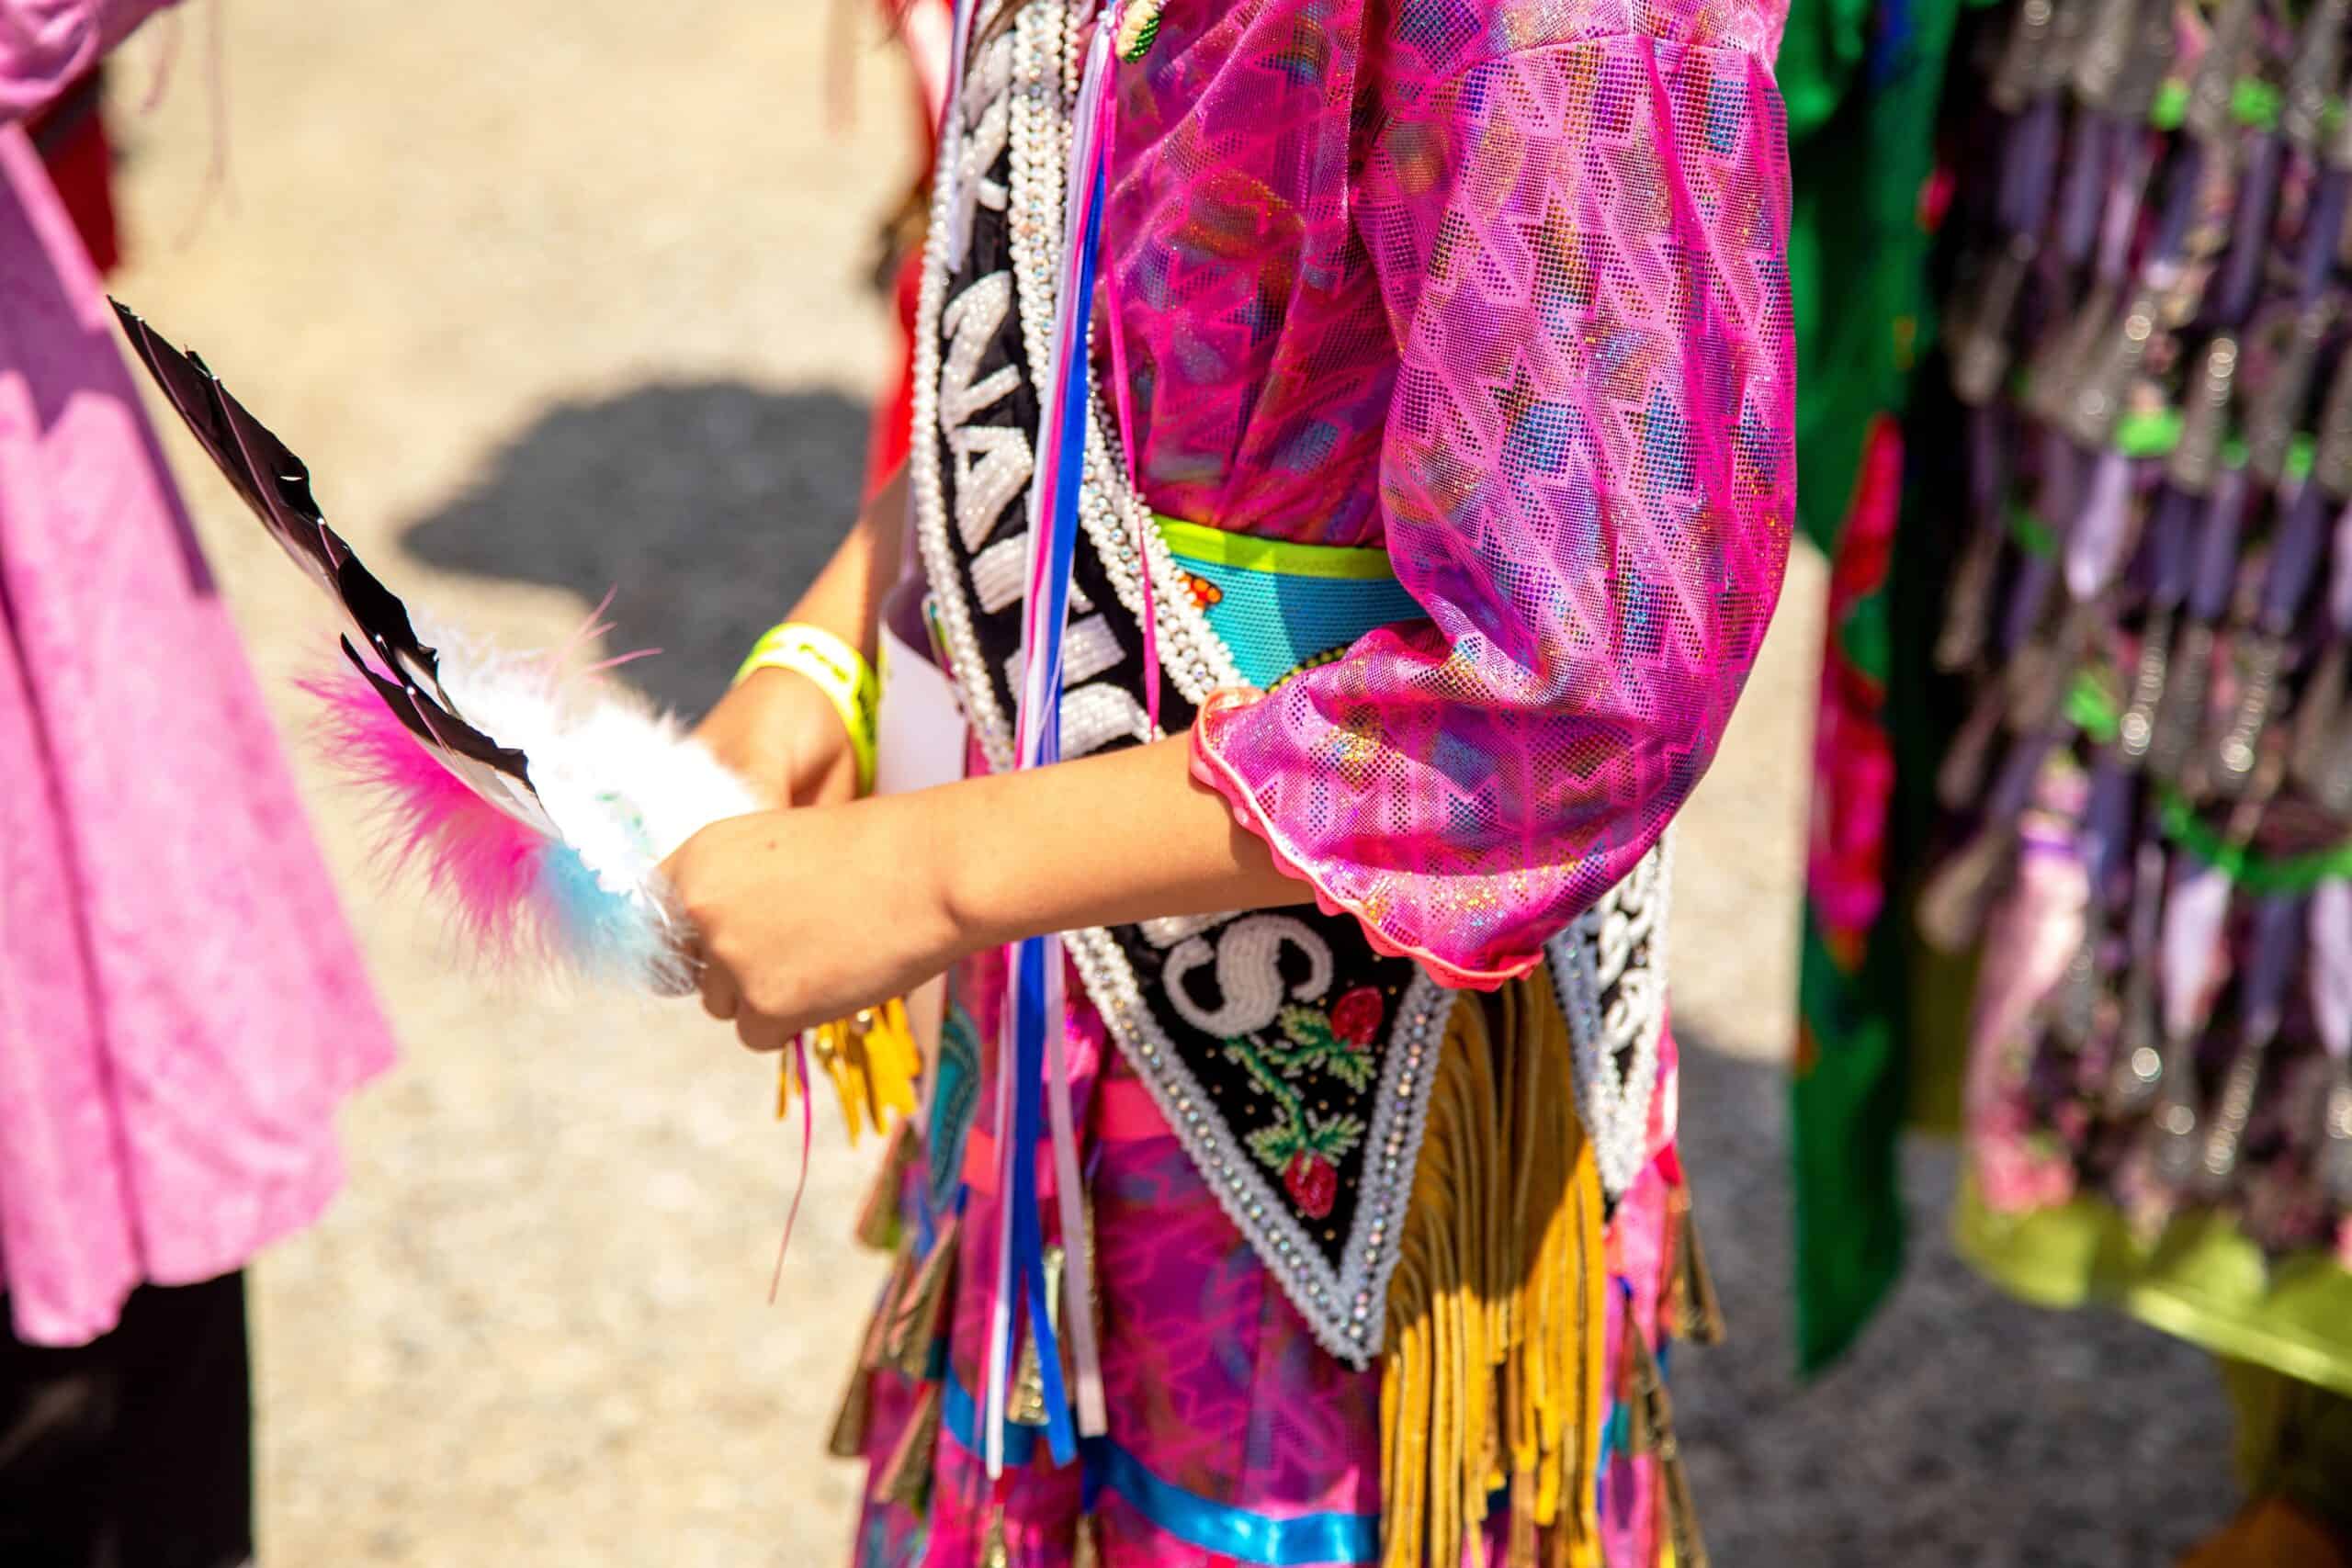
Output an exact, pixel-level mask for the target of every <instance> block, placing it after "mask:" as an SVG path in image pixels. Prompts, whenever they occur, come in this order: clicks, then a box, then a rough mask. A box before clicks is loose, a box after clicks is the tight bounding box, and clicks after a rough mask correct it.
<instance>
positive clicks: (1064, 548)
mask: <svg viewBox="0 0 2352 1568" xmlns="http://www.w3.org/2000/svg"><path fill="white" fill-rule="evenodd" d="M1103 180H1104V175H1103V170H1102V168H1101V167H1100V166H1099V165H1098V166H1097V168H1096V170H1095V172H1094V190H1095V200H1094V204H1093V206H1092V208H1091V209H1090V210H1089V211H1088V213H1087V220H1086V233H1085V238H1084V240H1083V242H1082V243H1081V245H1080V252H1079V258H1078V287H1077V288H1076V290H1075V291H1074V292H1073V295H1072V297H1071V299H1069V300H1068V301H1066V302H1065V308H1066V309H1068V310H1070V311H1071V312H1072V314H1071V315H1070V316H1069V321H1070V323H1071V327H1070V330H1071V331H1072V332H1074V333H1076V334H1077V340H1076V341H1077V343H1078V344H1079V345H1080V346H1079V348H1078V349H1077V350H1076V352H1077V353H1078V354H1079V355H1080V357H1079V359H1078V360H1077V362H1076V364H1075V365H1074V366H1073V367H1072V368H1071V374H1070V377H1069V389H1068V392H1067V395H1066V396H1064V398H1063V399H1062V403H1061V407H1060V408H1058V409H1057V410H1056V411H1055V412H1056V415H1057V417H1058V418H1059V420H1060V421H1061V449H1060V455H1059V457H1058V458H1057V462H1056V466H1055V474H1054V490H1053V493H1052V494H1051V495H1049V496H1047V497H1046V503H1047V504H1046V506H1045V507H1044V508H1043V509H1042V511H1043V513H1044V525H1045V528H1046V536H1045V537H1044V538H1043V539H1041V540H1039V541H1038V547H1039V548H1040V549H1042V550H1044V551H1045V552H1046V570H1045V574H1044V586H1045V591H1046V606H1045V610H1044V614H1043V615H1040V616H1038V617H1037V618H1036V620H1035V630H1036V632H1037V633H1038V640H1037V646H1036V647H1035V648H1033V649H1030V651H1029V657H1030V658H1032V659H1035V660H1043V661H1044V672H1043V680H1042V682H1041V685H1040V690H1041V691H1042V692H1043V693H1044V694H1045V701H1044V705H1043V706H1044V711H1043V712H1042V713H1039V714H1036V715H1035V716H1027V715H1024V716H1023V722H1024V726H1025V727H1026V728H1028V733H1029V735H1030V736H1031V737H1032V738H1033V739H1034V742H1035V755H1036V761H1038V762H1039V763H1040V764H1043V763H1047V762H1053V761H1059V760H1060V758H1061V706H1062V634H1063V630H1064V627H1065V624H1066V623H1067V621H1068V619H1069V582H1070V567H1071V562H1072V561H1073V559H1074V558H1075V557H1076V555H1077V551H1078V494H1079V483H1080V478H1081V477H1082V476H1083V474H1084V473H1085V468H1086V398H1087V368H1088V367H1087V365H1086V361H1085V358H1084V347H1083V345H1084V344H1085V341H1086V337H1085V323H1086V321H1088V320H1089V318H1090V316H1091V312H1092V310H1093V301H1094V285H1095V275H1096V270H1097V263H1098V258H1099V256H1100V254H1101V251H1102V244H1103V192H1104V190H1105V188H1106V187H1105V186H1104V183H1103ZM1012 978H1013V986H1012V992H1013V994H1012V1006H1013V1071H1014V1073H1015V1074H1016V1075H1017V1076H1016V1077H1015V1080H1014V1081H1015V1086H1016V1087H1015V1089H1014V1093H1013V1108H1012V1150H1011V1152H1010V1156H1009V1163H1010V1164H1011V1166H1012V1179H1011V1180H1010V1181H1009V1182H1008V1183H1007V1184H1006V1188H1007V1190H1006V1192H1005V1195H1004V1201H1006V1202H1007V1203H1009V1204H1010V1205H1012V1207H1011V1210H1010V1211H1009V1213H1010V1217H1011V1223H1012V1266H1013V1272H1014V1274H1015V1276H1016V1277H1017V1278H1018V1279H1020V1280H1022V1281H1023V1290H1022V1298H1023V1304H1024V1306H1025V1309H1026V1315H1027V1318H1028V1323H1029V1337H1030V1342H1031V1344H1032V1345H1034V1346H1035V1348H1036V1352H1037V1367H1038V1371H1040V1372H1041V1373H1042V1374H1043V1379H1044V1383H1045V1391H1044V1392H1045V1400H1046V1444H1047V1446H1048V1447H1049V1448H1050V1449H1051V1450H1052V1451H1053V1455H1054V1462H1055V1463H1057V1464H1069V1462H1070V1461H1073V1460H1075V1459H1076V1458H1077V1457H1078V1428H1077V1426H1076V1423H1074V1422H1073V1421H1072V1420H1071V1418H1070V1408H1069V1392H1068V1390H1067V1389H1066V1388H1065V1387H1064V1386H1063V1381H1062V1358H1061V1342H1060V1339H1059V1337H1057V1335H1056V1334H1055V1333H1054V1327H1053V1322H1052V1319H1051V1318H1050V1317H1049V1316H1048V1315H1047V1313H1046V1295H1047V1291H1046V1238H1045V1230H1044V1226H1043V1224H1042V1222H1041V1221H1040V1219H1039V1215H1038V1201H1039V1199H1038V1192H1037V1157H1036V1150H1037V1145H1038V1141H1039V1139H1040V1137H1041V1136H1042V1135H1043V1133H1044V1130H1045V1116H1044V1111H1045V1105H1044V1089H1045V1078H1046V1029H1047V1028H1048V1027H1049V1026H1051V1025H1050V1024H1049V1021H1048V1020H1047V1019H1046V942H1045V940H1044V939H1043V938H1039V937H1031V938H1028V939H1026V940H1025V941H1023V942H1022V943H1021V944H1020V946H1019V948H1018V950H1017V953H1016V955H1015V959H1014V964H1013V976H1012ZM1015 1332H1016V1333H1017V1332H1018V1329H1017V1326H1016V1328H1015ZM1012 1349H1013V1347H1012V1346H1010V1345H1008V1346H1006V1347H1005V1350H1006V1356H1005V1365H1006V1366H1008V1367H1010V1366H1012V1364H1013V1361H1014V1358H1013V1356H1012Z"/></svg>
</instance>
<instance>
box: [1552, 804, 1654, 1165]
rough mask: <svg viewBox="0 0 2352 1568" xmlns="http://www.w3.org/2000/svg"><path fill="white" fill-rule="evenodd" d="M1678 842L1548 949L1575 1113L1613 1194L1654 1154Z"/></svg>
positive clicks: (1648, 858)
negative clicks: (1564, 1024) (1652, 1130)
mask: <svg viewBox="0 0 2352 1568" xmlns="http://www.w3.org/2000/svg"><path fill="white" fill-rule="evenodd" d="M1671 839H1672V835H1671V833H1670V832H1669V833H1668V834H1665V835H1661V836H1660V838H1659V839H1658V841H1657V844H1656V845H1655V846H1654V847H1652V849H1651V850H1650V852H1649V853H1647V854H1645V855H1644V856H1643V857H1642V858H1641V860H1640V861H1639V862H1638V863H1636V864H1635V865H1634V869H1633V870H1632V871H1631V872H1629V873H1627V874H1626V876H1625V879H1624V880H1623V882H1620V883H1619V884H1618V885H1617V886H1614V887H1612V888H1611V889H1610V890H1609V891H1608V892H1607V893H1606V894H1604V895H1602V896H1601V898H1600V902H1599V903H1597V904H1595V905H1593V907H1592V908H1589V909H1587V910H1586V911H1585V912H1584V913H1583V914H1581V915H1579V916H1577V918H1576V919H1574V920H1573V921H1571V922H1570V923H1569V925H1568V929H1567V930H1566V931H1562V932H1561V933H1560V934H1559V935H1558V936H1556V937H1554V938H1553V939H1552V940H1551V942H1548V943H1546V944H1545V947H1544V956H1545V957H1546V958H1547V959H1548V960H1549V964H1550V968H1551V971H1552V986H1553V989H1554V992H1555V994H1556V995H1557V996H1558V998H1560V1010H1561V1011H1562V1012H1563V1013H1565V1014H1566V1016H1567V1021H1568V1039H1569V1043H1570V1045H1571V1047H1572V1050H1571V1058H1572V1060H1573V1062H1574V1066H1575V1077H1576V1094H1577V1114H1578V1115H1580V1116H1581V1117H1583V1118H1584V1125H1585V1135H1586V1136H1587V1137H1589V1138H1590V1139H1591V1140H1592V1144H1593V1155H1594V1158H1595V1160H1596V1163H1598V1164H1599V1166H1600V1185H1601V1187H1602V1189H1603V1190H1605V1191H1606V1192H1607V1193H1608V1194H1609V1196H1610V1197H1611V1199H1612V1200H1613V1199H1617V1198H1622V1197H1623V1196H1624V1195H1625V1191H1626V1190H1627V1189H1628V1188H1630V1187H1632V1186H1633V1184H1634V1179H1636V1178H1637V1177H1639V1176H1640V1175H1641V1173H1642V1168H1643V1166H1645V1164H1647V1163H1648V1160H1649V1127H1650V1100H1651V1099H1652V1098H1653V1097H1654V1096H1655V1095H1656V1093H1657V1075H1658V1042H1659V1040H1660V1038H1661V1037H1662V1036H1663V1035H1664V1034H1665V1032H1666V932H1667V914H1668V904H1669V903H1670V892H1671V888H1672V886H1673V879H1674V851H1673V846H1672V842H1671ZM1621 1057H1622V1058H1623V1062H1622V1065H1621V1061H1620V1058H1621Z"/></svg>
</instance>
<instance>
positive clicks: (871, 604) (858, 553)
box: [786, 468, 907, 658]
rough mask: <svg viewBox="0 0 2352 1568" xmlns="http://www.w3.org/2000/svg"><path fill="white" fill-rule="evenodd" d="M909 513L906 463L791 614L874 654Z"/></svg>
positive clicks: (871, 503)
mask: <svg viewBox="0 0 2352 1568" xmlns="http://www.w3.org/2000/svg"><path fill="white" fill-rule="evenodd" d="M906 515H907V474H906V470H905V469H904V468H900V469H899V471H898V472H897V473H896V474H894V475H892V476H891V478H890V481H889V482H888V484H886V485H884V486H883V487H882V488H881V490H879V491H876V494H875V497H874V499H873V500H872V501H871V502H868V503H867V504H866V507H865V512H864V513H862V514H861V515H860V516H859V518H858V520H857V526H856V527H854V528H853V529H851V530H850V532H849V534H848V536H846V537H844V538H843V539H842V543H841V547H840V548H838V549H836V550H835V551H834V552H833V556H832V558H831V560H829V561H827V562H826V563H825V567H824V570H821V571H820V572H819V573H818V574H817V580H816V581H814V582H812V583H810V584H809V592H806V593H803V594H802V595H801V596H800V601H799V603H798V604H795V605H794V606H793V607H792V614H791V615H788V616H786V619H788V620H794V621H800V622H804V623H807V624H809V625H810V626H822V627H824V628H825V630H827V631H829V632H831V633H832V634H833V635H834V636H835V637H840V638H841V639H842V641H843V642H846V643H848V644H849V645H850V646H851V647H853V648H855V649H860V650H861V651H863V652H864V653H865V655H866V656H867V657H868V658H871V657H873V654H874V637H875V630H874V628H875V626H876V622H877V621H878V620H879V619H880V617H881V614H882V601H883V600H884V598H885V597H887V596H888V593H889V592H890V589H891V587H892V586H893V585H894V584H896V583H897V581H899V570H900V566H901V561H900V557H901V556H902V554H903V553H904V540H905V535H906V526H905V524H906Z"/></svg>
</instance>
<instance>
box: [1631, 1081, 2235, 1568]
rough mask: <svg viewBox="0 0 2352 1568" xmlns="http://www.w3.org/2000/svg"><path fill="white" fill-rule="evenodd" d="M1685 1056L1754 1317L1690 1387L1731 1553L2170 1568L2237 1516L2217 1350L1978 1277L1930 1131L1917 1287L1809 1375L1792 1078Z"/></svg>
mask: <svg viewBox="0 0 2352 1568" xmlns="http://www.w3.org/2000/svg"><path fill="white" fill-rule="evenodd" d="M1683 1061H1684V1064H1685V1065H1684V1068H1683V1073H1682V1095H1683V1100H1682V1136H1683V1144H1684V1147H1685V1148H1686V1149H1688V1150H1689V1151H1690V1154H1691V1162H1692V1172H1693V1177H1692V1179H1693V1180H1694V1182H1695V1183H1696V1184H1697V1187H1698V1200H1699V1212H1700V1224H1701V1225H1702V1234H1703V1235H1705V1236H1706V1238H1707V1243H1708V1260H1709V1262H1710V1263H1711V1264H1712V1265H1713V1267H1714V1269H1715V1271H1716V1274H1717V1278H1718V1283H1719V1284H1720V1285H1721V1286H1722V1290H1723V1295H1724V1308H1725V1311H1726V1313H1727V1314H1728V1315H1729V1316H1730V1318H1731V1328H1732V1338H1731V1340H1730V1342H1729V1343H1727V1344H1725V1345H1724V1346H1723V1347H1721V1348H1717V1349H1713V1350H1702V1351H1692V1352H1688V1353H1686V1354H1684V1355H1683V1356H1682V1357H1681V1358H1680V1359H1679V1360H1678V1361H1677V1362H1676V1365H1675V1369H1674V1380H1673V1381H1674V1401H1675V1411H1676V1414H1677V1416H1678V1417H1679V1422H1680V1425H1681V1428H1682V1440H1683V1445H1684V1448H1685V1449H1686V1450H1688V1451H1689V1452H1690V1454H1691V1482H1692V1487H1693V1490H1694V1491H1695V1492H1696V1494H1697V1497H1698V1503H1699V1513H1700V1518H1701V1520H1702V1523H1703V1524H1704V1526H1705V1528H1706V1534H1707V1544H1708V1546H1709V1547H1710V1548H1711V1549H1712V1551H1713V1557H1714V1561H1715V1562H1719V1563H1722V1564H1724V1568H1783V1565H1786V1568H1797V1565H1803V1568H1832V1565H1835V1568H1846V1565H1848V1564H1851V1565H1853V1568H1865V1565H1867V1568H2012V1565H2014V1568H2027V1565H2030V1568H2159V1565H2162V1564H2165V1563H2168V1562H2171V1561H2172V1560H2173V1558H2174V1557H2175V1556H2176V1555H2177V1553H2178V1552H2180V1551H2182V1550H2184V1549H2185V1548H2186V1547H2187V1546H2188V1544H2189V1543H2190V1542H2192V1541H2193V1540H2195V1539H2196V1538H2197V1537H2198V1536H2199V1534H2201V1533H2203V1532H2204V1531H2205V1530H2206V1529H2211V1527H2212V1526H2214V1525H2216V1524H2219V1523H2220V1522H2221V1521H2222V1519H2223V1518H2224V1517H2226V1516H2227V1515H2228V1514H2229V1513H2230V1512H2231V1511H2232V1510H2233V1509H2234V1508H2235V1506H2236V1502H2237V1499H2236V1495H2235V1489H2234V1486H2233V1483H2232V1481H2231V1478H2230V1441H2231V1427H2230V1421H2229V1415H2228V1409H2227V1406H2226V1404H2224V1402H2223V1399H2222V1393H2221V1391H2220V1388H2219V1385H2218V1384H2217V1382H2215V1379H2214V1377H2213V1373H2212V1371H2211V1365H2210V1363H2209V1362H2208V1361H2207V1359H2206V1358H2205V1357H2204V1356H2203V1355H2202V1354H2201V1353H2199V1351H2197V1350H2194V1349H2192V1348H2189V1347H2188V1346H2187V1345H2184V1344H2182V1343H2180V1342H2179V1341H2177V1340H2174V1339H2170V1338H2167V1337H2165V1336H2163V1335H2160V1334H2157V1333H2156V1332H2155V1331H2154V1330H2153V1329H2148V1328H2143V1327H2141V1326H2140V1325H2137V1324H2135V1323H2132V1322H2130V1321H2127V1320H2125V1319H2123V1318H2120V1317H2118V1316H2115V1315H2112V1314H2105V1313H2094V1312H2083V1313H2050V1312H2042V1311H2039V1310H2036V1309H2034V1308H2031V1307H2028V1306H2025V1305H2023V1304H2021V1303H2018V1302H2016V1301H2013V1300H2011V1299H2010V1298H2009V1297H2007V1296H2005V1295H2003V1294H2001V1293H2000V1292H1996V1291H1995V1290H1994V1289H1993V1288H1992V1287H1991V1286H1989V1285H1987V1284H1985V1282H1984V1281H1982V1280H1979V1279H1978V1278H1977V1277H1976V1276H1975V1275H1974V1274H1973V1273H1971V1272H1970V1271H1969V1269H1968V1268H1967V1266H1966V1265H1965V1264H1963V1263H1962V1262H1961V1261H1960V1259H1959V1258H1957V1257H1956V1256H1954V1254H1953V1253H1952V1250H1951V1247H1950V1245H1949V1244H1948V1243H1946V1241H1945V1240H1944V1234H1945V1233H1944V1216H1945V1214H1946V1213H1947V1212H1948V1206H1949V1204H1950V1203H1951V1193H1952V1181H1953V1175H1954V1162H1953V1158H1952V1156H1951V1151H1950V1150H1949V1149H1947V1148H1943V1147H1940V1146H1925V1145H1923V1144H1922V1142H1921V1141H1920V1140H1914V1141H1913V1146H1912V1148H1911V1149H1910V1151H1909V1153H1908V1155H1907V1156H1906V1159H1905V1177H1906V1183H1907V1185H1908V1187H1909V1190H1910V1195H1911V1205H1910V1207H1911V1234H1912V1256H1911V1259H1910V1264H1909V1267H1908V1269H1906V1270H1905V1277H1904V1280H1903V1283H1902V1285H1901V1287H1900V1288H1899V1289H1898V1291H1897V1292H1895V1295H1894V1299H1893V1300H1892V1301H1891V1302H1890V1303H1888V1306H1887V1308H1886V1310H1885V1311H1884V1312H1883V1313H1882V1314H1881V1315H1880V1317H1879V1318H1878V1320H1877V1321H1876V1322H1875V1323H1873V1324H1872V1325H1871V1328H1870V1331H1869V1333H1868V1334H1867V1335H1866V1336H1865V1337H1864V1338H1863V1340H1862V1342H1861V1344H1860V1345H1859V1346H1858V1347H1857V1348H1855V1349H1854V1350H1853V1351H1852V1352H1851V1353H1850V1354H1849V1355H1848V1357H1847V1358H1846V1359H1844V1360H1843V1361H1841V1362H1840V1363H1838V1365H1837V1366H1836V1367H1835V1368H1833V1369H1832V1370H1831V1371H1829V1372H1828V1374H1827V1375H1826V1376H1825V1377H1823V1378H1822V1379H1821V1380H1820V1381H1819V1382H1815V1383H1813V1384H1811V1385H1801V1384H1799V1383H1798V1382H1797V1381H1796V1379H1795V1377H1794V1374H1793V1365H1792V1363H1793V1357H1792V1345H1793V1344H1794V1337H1793V1331H1792V1326H1791V1316H1792V1312H1791V1303H1790V1300H1789V1294H1788V1280H1789V1272H1788V1261H1787V1259H1788V1247H1789V1214H1788V1204H1789V1190H1788V1183H1787V1180H1786V1178H1785V1177H1784V1175H1783V1174H1782V1153H1783V1150H1784V1149H1785V1147H1786V1126H1787V1122H1786V1116H1785V1111H1784V1108H1783V1095H1784V1084H1783V1080H1782V1078H1781V1074H1780V1073H1779V1072H1777V1071H1776V1070H1774V1069H1772V1068H1770V1067H1766V1066H1758V1065H1755V1064H1752V1063H1747V1062H1743V1061H1738V1060H1736V1059H1734V1058H1731V1057H1729V1056H1725V1055H1718V1054H1716V1053H1715V1052H1713V1051H1709V1050H1706V1049H1704V1048H1703V1047H1701V1048H1697V1049H1686V1051H1685V1053H1684V1056H1683Z"/></svg>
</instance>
